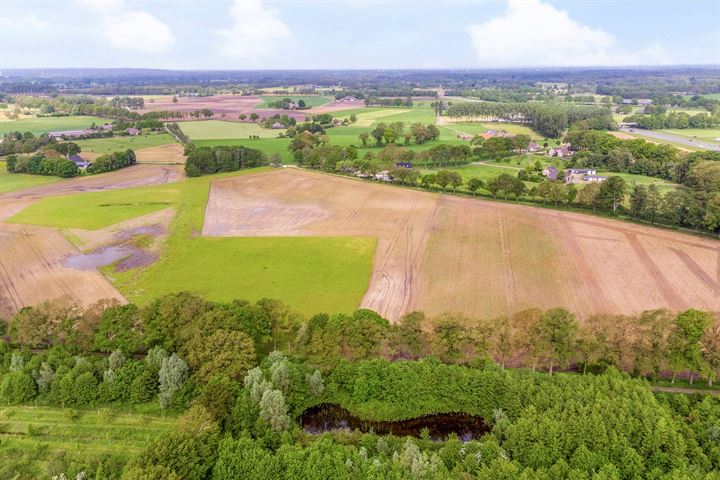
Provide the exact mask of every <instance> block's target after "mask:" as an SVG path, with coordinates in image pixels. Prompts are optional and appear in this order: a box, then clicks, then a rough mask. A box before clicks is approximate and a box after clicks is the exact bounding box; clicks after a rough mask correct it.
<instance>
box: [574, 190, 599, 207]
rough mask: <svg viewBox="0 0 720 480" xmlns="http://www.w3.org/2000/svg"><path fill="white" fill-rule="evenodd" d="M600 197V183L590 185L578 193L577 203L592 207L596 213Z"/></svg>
mask: <svg viewBox="0 0 720 480" xmlns="http://www.w3.org/2000/svg"><path fill="white" fill-rule="evenodd" d="M599 195H600V185H599V184H598V183H588V184H587V185H585V186H584V187H583V188H582V189H580V191H579V192H578V195H577V201H578V203H579V204H581V205H584V206H586V207H591V208H592V209H593V211H595V209H596V208H597V207H598V204H599Z"/></svg>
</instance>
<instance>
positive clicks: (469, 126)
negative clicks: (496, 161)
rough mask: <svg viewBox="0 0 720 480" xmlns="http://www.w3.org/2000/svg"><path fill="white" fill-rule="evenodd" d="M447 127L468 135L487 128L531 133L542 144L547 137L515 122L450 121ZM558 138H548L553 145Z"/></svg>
mask: <svg viewBox="0 0 720 480" xmlns="http://www.w3.org/2000/svg"><path fill="white" fill-rule="evenodd" d="M446 127H447V128H450V129H454V130H457V131H460V132H463V133H467V134H468V135H477V134H479V133H483V132H486V131H487V130H498V131H499V130H505V131H506V132H508V133H512V134H515V135H521V134H522V135H529V136H530V138H531V139H532V140H533V141H534V142H537V143H539V144H540V145H542V144H543V143H544V142H545V141H546V139H545V137H542V136H541V135H540V134H538V133H537V132H536V131H535V130H533V129H531V128H529V127H526V126H525V125H518V124H515V123H494V122H493V123H449V124H447V125H446ZM555 140H556V139H547V141H548V143H550V144H551V145H553V144H554V143H555V142H554V141H555Z"/></svg>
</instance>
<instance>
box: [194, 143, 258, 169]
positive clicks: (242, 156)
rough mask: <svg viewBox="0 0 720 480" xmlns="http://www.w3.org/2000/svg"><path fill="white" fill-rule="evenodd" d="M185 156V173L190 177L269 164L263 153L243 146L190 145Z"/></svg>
mask: <svg viewBox="0 0 720 480" xmlns="http://www.w3.org/2000/svg"><path fill="white" fill-rule="evenodd" d="M185 155H187V159H186V161H185V173H186V174H187V176H188V177H199V176H201V175H209V174H212V173H218V172H232V171H235V170H241V169H243V168H253V167H260V166H263V165H267V164H268V159H267V157H266V155H265V154H264V153H263V152H261V151H260V150H256V149H254V148H248V147H243V146H232V147H228V146H217V147H195V146H194V145H193V144H189V145H188V146H187V147H186V148H185Z"/></svg>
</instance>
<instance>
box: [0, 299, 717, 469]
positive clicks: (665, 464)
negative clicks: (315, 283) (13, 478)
mask: <svg viewBox="0 0 720 480" xmlns="http://www.w3.org/2000/svg"><path fill="white" fill-rule="evenodd" d="M719 322H720V319H718V318H717V317H716V316H713V315H711V314H710V313H706V312H702V311H697V310H687V311H684V312H678V313H673V312H669V311H665V310H656V311H648V312H644V313H642V314H639V315H634V316H626V315H595V316H593V317H590V318H588V319H586V320H585V321H583V322H582V323H579V322H578V320H577V319H576V317H575V316H574V315H573V314H572V313H571V312H569V311H567V310H564V309H558V308H555V309H549V310H539V309H530V310H525V311H522V312H518V313H516V314H514V315H511V316H507V317H502V318H495V319H477V318H467V317H462V316H458V315H447V314H446V315H440V316H437V317H432V318H430V317H427V316H425V315H424V314H423V313H421V312H412V313H409V314H406V315H405V316H404V317H402V318H401V320H400V321H399V322H398V323H396V324H390V323H389V322H388V321H387V320H385V319H383V318H382V317H380V316H379V315H377V314H376V313H374V312H372V311H369V310H358V311H356V312H354V313H353V314H351V315H339V314H336V315H326V314H318V315H315V316H313V317H311V318H310V319H307V320H306V319H303V318H301V317H300V316H299V315H297V314H296V313H294V312H292V311H291V310H290V309H288V308H287V307H286V306H284V305H283V304H282V303H280V302H277V301H274V300H268V299H263V300H260V301H258V302H255V303H250V302H246V301H241V300H236V301H233V302H230V303H213V302H208V301H205V300H204V299H202V298H201V297H198V296H196V295H192V294H189V293H178V294H173V295H167V296H165V297H161V298H158V299H156V300H155V301H152V302H150V303H149V304H147V305H145V306H142V307H138V306H136V305H133V304H128V305H120V304H117V303H114V302H100V303H98V304H95V305H93V306H91V307H89V308H88V309H85V310H83V309H81V308H79V307H78V306H77V305H75V304H73V303H71V302H68V301H65V300H57V301H51V302H45V303H43V304H40V305H38V306H36V307H26V308H24V309H23V310H21V311H20V312H19V313H17V314H16V315H15V316H14V317H13V318H11V319H10V321H9V322H8V327H7V332H5V333H6V334H5V336H4V341H3V343H1V344H0V402H2V403H4V404H6V405H7V404H11V405H17V404H35V405H57V406H63V407H66V408H67V407H75V408H81V407H83V406H85V407H87V406H97V405H106V404H138V403H146V402H157V403H158V404H159V406H160V408H161V409H162V410H163V411H167V412H175V413H176V414H177V413H181V414H182V416H181V418H180V420H179V422H178V424H177V427H176V429H175V430H174V431H172V432H169V433H167V434H164V435H162V436H161V437H159V438H157V439H156V440H155V441H154V442H152V443H151V444H150V445H149V446H148V447H147V448H146V449H145V450H144V451H142V452H141V453H140V454H139V455H138V456H137V457H136V458H135V460H132V461H130V462H129V463H127V464H125V465H118V464H117V463H116V459H113V458H106V459H105V460H103V461H100V462H98V463H95V464H91V463H78V464H74V463H72V464H70V463H69V464H66V465H65V471H66V472H67V473H68V474H76V473H78V472H80V471H83V472H85V473H86V475H87V477H86V478H93V479H116V478H123V479H128V480H129V479H136V478H144V479H161V478H184V479H204V478H213V479H220V478H257V479H266V478H278V479H281V478H288V479H294V478H297V479H300V478H303V479H306V478H311V479H314V478H317V479H322V478H349V479H353V478H357V479H364V478H378V479H380V478H397V479H405V478H408V479H409V478H431V479H463V478H468V475H470V476H472V477H473V478H499V477H502V478H529V479H535V478H537V479H546V478H547V479H550V478H568V479H575V478H587V479H590V478H608V479H616V478H617V479H620V478H668V479H670V478H689V479H695V478H697V479H715V478H717V471H718V469H720V442H719V440H720V430H718V425H717V422H718V420H720V399H718V398H713V397H711V396H705V397H703V396H685V395H678V394H653V393H652V392H651V390H650V388H649V384H648V380H646V378H648V379H652V378H658V376H660V377H663V376H665V375H676V374H677V375H682V376H683V377H685V378H688V379H690V381H692V379H693V378H696V377H697V376H698V375H699V376H701V377H702V378H704V379H705V380H706V381H708V382H712V381H713V380H714V379H716V377H717V374H718V373H719V372H720V323H719ZM281 352H282V353H281ZM511 367H512V368H511ZM565 371H567V372H568V373H565ZM571 372H575V373H571ZM622 372H625V373H622ZM321 404H336V405H341V406H343V407H345V408H347V409H348V410H349V411H351V412H353V414H355V415H358V416H360V417H362V418H366V419H372V420H400V419H407V418H414V417H418V416H422V415H427V414H431V413H442V412H464V413H468V414H473V415H478V416H481V417H482V418H483V419H484V420H485V421H486V422H487V423H488V424H489V425H490V427H491V431H490V432H489V433H488V434H486V435H485V436H483V437H482V438H480V439H478V440H472V441H469V442H461V441H460V439H459V438H457V437H453V436H452V435H451V436H450V438H448V439H447V440H446V441H444V442H437V441H431V440H430V439H429V438H427V436H425V435H420V436H419V437H418V438H400V437H394V436H392V435H389V436H380V435H376V434H374V433H372V432H365V433H363V432H345V431H337V432H330V433H326V434H324V435H320V436H316V435H310V434H308V433H307V432H304V431H303V430H302V429H301V428H300V427H299V425H298V423H297V418H298V416H299V415H300V414H301V413H302V412H304V411H305V410H306V409H308V408H310V407H312V406H316V405H321ZM25 461H26V460H23V459H22V458H18V459H17V460H16V461H15V462H16V463H15V464H14V466H15V468H17V469H18V471H26V470H27V469H30V468H31V467H30V466H28V465H25V464H23V462H25ZM5 467H7V466H5ZM11 467H12V465H11ZM111 467H112V468H111ZM30 478H31V477H30Z"/></svg>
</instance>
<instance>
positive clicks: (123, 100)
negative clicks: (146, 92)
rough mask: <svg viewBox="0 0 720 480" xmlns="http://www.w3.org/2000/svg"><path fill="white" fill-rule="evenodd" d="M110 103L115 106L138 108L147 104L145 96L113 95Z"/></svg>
mask: <svg viewBox="0 0 720 480" xmlns="http://www.w3.org/2000/svg"><path fill="white" fill-rule="evenodd" d="M110 105H112V106H113V107H115V108H131V109H133V110H138V109H140V108H143V107H144V106H145V100H144V99H143V97H113V98H112V100H110Z"/></svg>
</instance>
